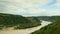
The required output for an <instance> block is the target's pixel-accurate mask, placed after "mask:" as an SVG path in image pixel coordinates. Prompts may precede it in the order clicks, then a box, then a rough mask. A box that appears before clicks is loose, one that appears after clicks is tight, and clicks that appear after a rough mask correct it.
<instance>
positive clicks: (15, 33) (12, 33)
mask: <svg viewBox="0 0 60 34" xmlns="http://www.w3.org/2000/svg"><path fill="white" fill-rule="evenodd" d="M48 24H51V22H48V21H42V22H41V25H40V26H37V27H33V28H28V29H20V30H13V29H12V28H10V29H8V30H2V31H0V34H30V33H32V32H34V31H36V30H39V29H41V28H42V27H44V26H47V25H48Z"/></svg>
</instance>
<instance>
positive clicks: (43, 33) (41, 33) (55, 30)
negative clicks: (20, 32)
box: [31, 16, 60, 34]
mask: <svg viewBox="0 0 60 34" xmlns="http://www.w3.org/2000/svg"><path fill="white" fill-rule="evenodd" d="M55 19H56V20H55V21H54V22H53V23H52V24H50V25H48V26H46V27H43V28H41V29H40V30H37V31H35V32H33V33H31V34H60V16H55Z"/></svg>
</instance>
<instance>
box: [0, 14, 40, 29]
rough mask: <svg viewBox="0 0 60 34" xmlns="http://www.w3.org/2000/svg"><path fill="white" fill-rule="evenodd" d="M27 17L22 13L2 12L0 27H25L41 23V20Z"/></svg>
mask: <svg viewBox="0 0 60 34" xmlns="http://www.w3.org/2000/svg"><path fill="white" fill-rule="evenodd" d="M37 20H38V19H35V18H27V17H23V16H21V15H12V14H3V13H0V29H4V28H8V27H14V29H25V28H31V27H34V26H38V25H40V20H38V21H37Z"/></svg>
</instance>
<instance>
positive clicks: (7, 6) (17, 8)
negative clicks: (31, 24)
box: [0, 0, 60, 15]
mask: <svg viewBox="0 0 60 34" xmlns="http://www.w3.org/2000/svg"><path fill="white" fill-rule="evenodd" d="M0 1H2V2H0V6H1V5H2V8H0V10H1V11H0V13H10V14H21V15H23V14H30V15H37V14H41V15H43V14H44V15H59V14H60V12H59V11H56V10H46V9H41V8H36V7H38V6H42V5H44V4H46V3H48V2H50V1H51V0H6V1H5V0H0ZM7 1H8V2H7ZM1 3H2V4H1ZM33 6H35V7H34V8H33ZM58 6H59V4H58Z"/></svg>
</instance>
